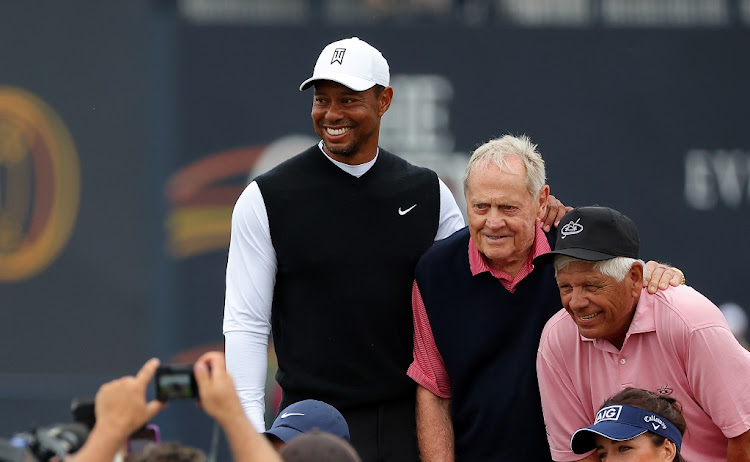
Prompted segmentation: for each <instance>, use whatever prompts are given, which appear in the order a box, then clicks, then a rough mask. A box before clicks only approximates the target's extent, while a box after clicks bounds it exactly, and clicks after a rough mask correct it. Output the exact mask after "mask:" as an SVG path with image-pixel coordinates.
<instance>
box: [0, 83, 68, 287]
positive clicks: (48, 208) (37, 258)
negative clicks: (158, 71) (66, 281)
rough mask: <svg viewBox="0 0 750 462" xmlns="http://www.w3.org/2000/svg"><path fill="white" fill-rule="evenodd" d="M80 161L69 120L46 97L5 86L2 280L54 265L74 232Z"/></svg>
mask: <svg viewBox="0 0 750 462" xmlns="http://www.w3.org/2000/svg"><path fill="white" fill-rule="evenodd" d="M80 183H81V179H80V165H79V161H78V155H77V153H76V150H75V146H74V145H73V140H72V138H71V136H70V133H69V132H68V130H67V128H66V127H65V124H64V123H63V121H62V120H61V119H60V117H59V116H58V115H57V114H56V113H55V111H54V110H53V109H52V108H51V107H50V106H48V105H47V104H46V103H45V102H44V101H42V100H41V99H39V98H38V97H36V96H34V95H33V94H31V93H29V92H28V91H25V90H23V89H21V88H16V87H8V86H0V282H16V281H23V280H26V279H29V278H31V277H33V276H35V275H37V274H39V273H40V272H42V271H44V270H45V269H46V268H47V267H49V266H50V265H51V264H52V263H53V262H54V261H55V259H57V257H58V256H59V255H60V253H61V252H62V251H63V249H64V248H65V246H66V245H67V243H68V241H69V239H70V236H71V235H72V233H73V228H74V226H75V222H76V218H77V216H78V207H79V201H80V192H81V184H80Z"/></svg>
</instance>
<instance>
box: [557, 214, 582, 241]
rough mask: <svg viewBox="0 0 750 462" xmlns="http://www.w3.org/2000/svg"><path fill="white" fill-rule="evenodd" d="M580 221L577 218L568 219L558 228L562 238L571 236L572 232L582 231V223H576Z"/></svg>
mask: <svg viewBox="0 0 750 462" xmlns="http://www.w3.org/2000/svg"><path fill="white" fill-rule="evenodd" d="M579 221H581V219H580V218H579V219H577V220H576V221H570V222H568V224H566V225H565V226H563V227H562V229H560V234H562V239H565V238H566V237H567V236H571V235H573V234H578V233H580V232H581V231H583V225H582V224H580V223H578V222H579Z"/></svg>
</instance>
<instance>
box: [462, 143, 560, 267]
mask: <svg viewBox="0 0 750 462" xmlns="http://www.w3.org/2000/svg"><path fill="white" fill-rule="evenodd" d="M507 161H508V169H509V170H511V171H510V172H508V171H505V170H502V169H500V167H498V166H497V165H495V163H493V162H490V163H489V164H488V165H486V166H484V165H481V164H478V165H475V166H474V167H473V168H472V170H471V173H470V175H469V178H468V183H467V188H466V205H467V212H466V214H467V217H468V221H469V232H470V234H471V239H472V240H473V241H474V244H475V245H476V246H477V249H478V250H479V251H480V252H481V253H482V254H483V255H484V256H485V257H487V259H488V260H489V263H490V265H492V266H494V267H495V268H497V269H500V270H502V271H505V272H506V273H508V274H510V275H512V276H515V275H516V273H517V272H518V270H519V269H520V268H521V267H522V266H523V264H524V263H525V262H526V259H528V257H529V253H530V252H531V247H532V245H533V244H534V235H535V234H536V222H537V220H539V219H541V217H542V216H543V213H544V211H545V210H546V207H547V198H548V197H549V187H548V186H546V185H545V186H544V187H543V188H542V190H541V191H540V192H539V195H538V196H539V197H538V198H535V197H534V196H533V195H532V194H531V193H529V191H528V189H527V188H526V167H525V166H524V165H523V161H522V160H521V158H520V157H518V156H508V157H507Z"/></svg>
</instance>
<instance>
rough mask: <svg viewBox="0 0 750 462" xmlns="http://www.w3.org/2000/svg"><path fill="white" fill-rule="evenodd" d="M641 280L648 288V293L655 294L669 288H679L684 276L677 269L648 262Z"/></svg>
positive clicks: (651, 261)
mask: <svg viewBox="0 0 750 462" xmlns="http://www.w3.org/2000/svg"><path fill="white" fill-rule="evenodd" d="M643 278H644V280H645V281H646V285H647V286H648V289H647V290H648V293H650V294H655V293H656V291H657V290H664V289H666V288H667V287H669V286H675V287H676V286H679V285H680V284H682V281H683V280H684V278H685V274H684V273H683V272H682V271H680V270H679V269H677V268H675V267H672V266H668V265H666V264H663V263H659V262H656V261H653V260H650V261H649V262H647V263H646V270H645V272H644V274H643Z"/></svg>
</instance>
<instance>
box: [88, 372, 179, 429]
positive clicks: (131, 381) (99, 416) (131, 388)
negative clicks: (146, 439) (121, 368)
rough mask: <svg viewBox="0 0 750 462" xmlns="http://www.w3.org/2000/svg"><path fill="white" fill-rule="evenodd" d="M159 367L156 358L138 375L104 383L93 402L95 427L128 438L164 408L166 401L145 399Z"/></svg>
mask: <svg viewBox="0 0 750 462" xmlns="http://www.w3.org/2000/svg"><path fill="white" fill-rule="evenodd" d="M158 367H159V360H158V359H156V358H153V359H150V360H148V361H147V362H146V363H145V364H144V365H143V367H141V370H140V371H138V373H137V374H136V376H135V377H132V376H128V377H122V378H120V379H117V380H112V381H111V382H108V383H105V384H104V385H102V386H101V387H100V388H99V391H98V392H97V393H96V399H95V401H94V413H95V414H96V426H97V427H104V428H107V429H110V430H112V431H113V432H116V433H117V434H119V435H121V436H122V437H123V438H127V437H128V436H129V435H130V434H131V433H133V432H134V431H135V430H137V429H139V428H141V427H142V426H143V425H144V424H145V423H146V422H148V421H149V420H151V419H153V418H154V416H155V415H156V414H158V413H159V412H160V411H161V410H162V409H164V407H165V406H166V404H165V403H162V402H160V401H156V400H153V401H150V402H146V388H147V387H148V384H149V382H150V381H151V379H152V378H153V377H154V374H155V373H156V369H157V368H158Z"/></svg>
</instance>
